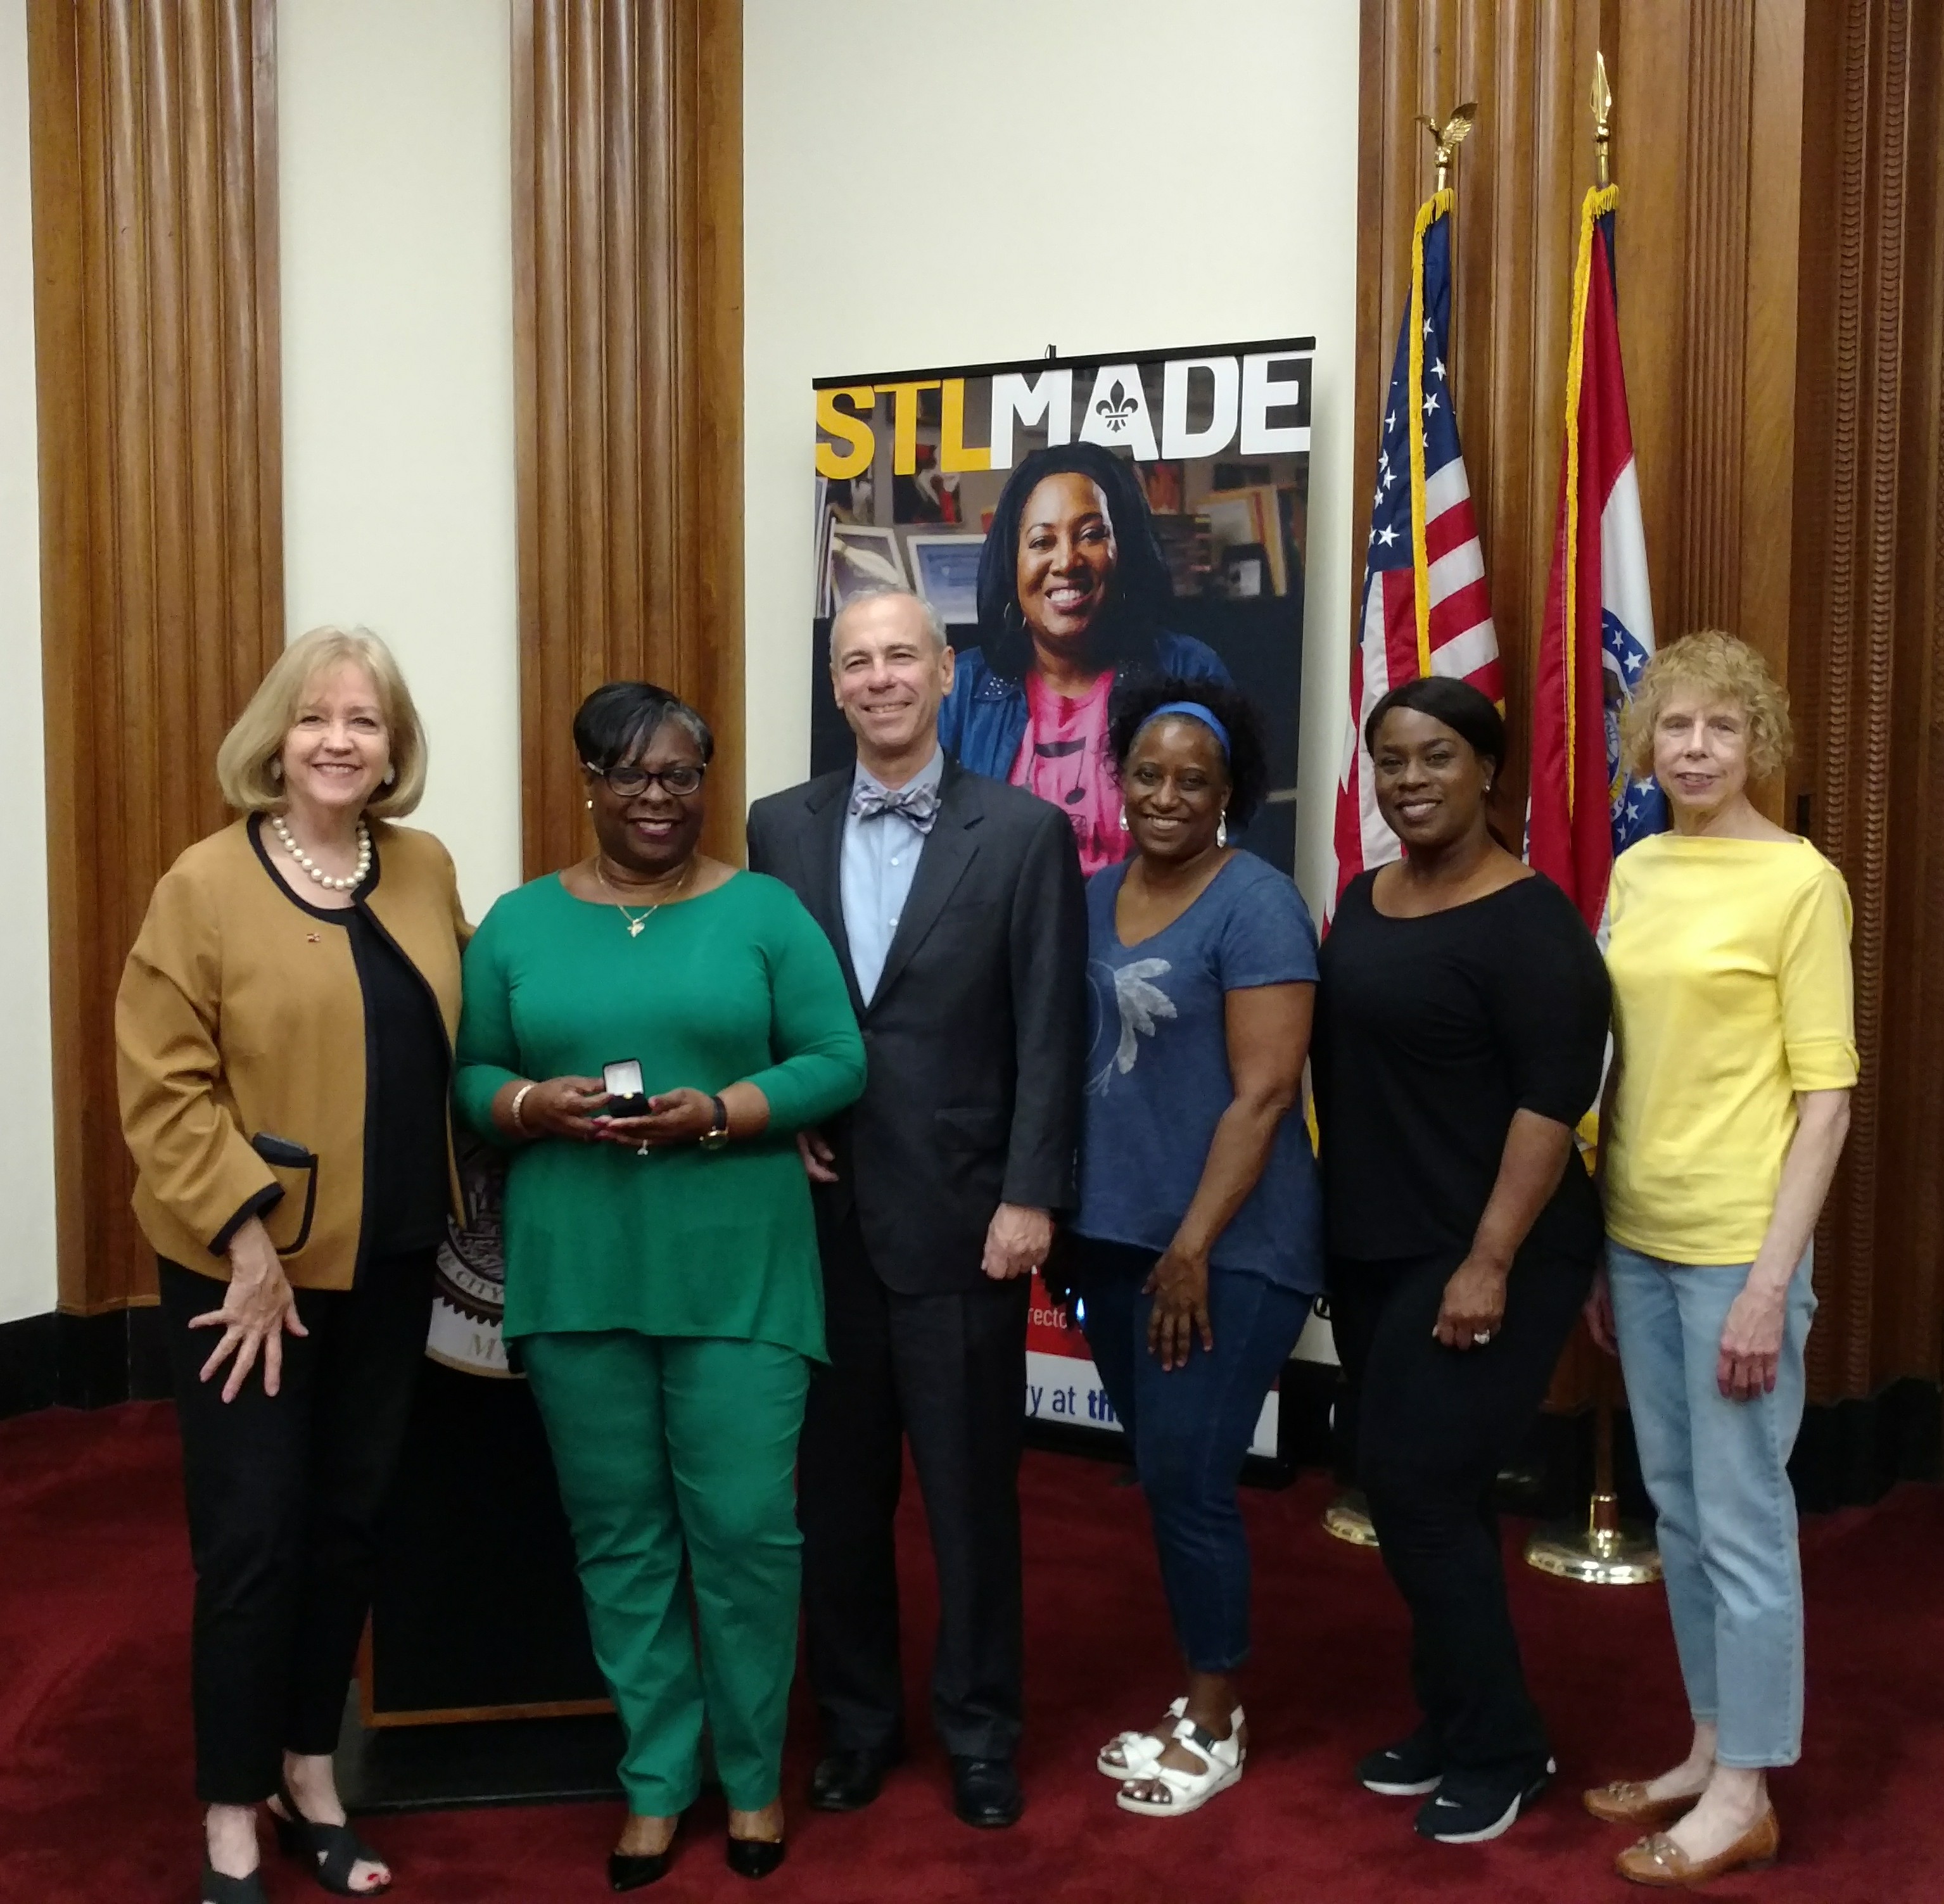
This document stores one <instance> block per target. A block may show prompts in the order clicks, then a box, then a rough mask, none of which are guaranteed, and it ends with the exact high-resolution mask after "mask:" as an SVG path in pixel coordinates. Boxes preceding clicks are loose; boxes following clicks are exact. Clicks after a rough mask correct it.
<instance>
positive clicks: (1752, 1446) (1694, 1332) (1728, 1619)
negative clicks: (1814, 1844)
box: [1607, 1242, 1816, 1768]
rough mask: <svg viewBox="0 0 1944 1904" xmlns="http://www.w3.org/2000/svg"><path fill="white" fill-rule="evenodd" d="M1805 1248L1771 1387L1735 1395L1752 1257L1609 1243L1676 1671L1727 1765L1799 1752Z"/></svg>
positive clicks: (1790, 1758) (1791, 1757)
mask: <svg viewBox="0 0 1944 1904" xmlns="http://www.w3.org/2000/svg"><path fill="white" fill-rule="evenodd" d="M1813 1255H1814V1252H1813V1250H1809V1251H1807V1252H1805V1253H1804V1256H1803V1258H1802V1260H1801V1263H1798V1264H1797V1266H1796V1269H1795V1278H1794V1280H1793V1281H1792V1282H1791V1283H1790V1284H1789V1309H1788V1316H1787V1320H1786V1322H1785V1323H1784V1324H1783V1337H1782V1355H1781V1357H1780V1359H1779V1363H1778V1364H1777V1367H1776V1380H1775V1388H1774V1389H1773V1392H1771V1393H1770V1394H1767V1395H1757V1396H1755V1398H1753V1399H1752V1401H1730V1400H1728V1399H1727V1398H1726V1397H1725V1396H1724V1395H1723V1394H1722V1393H1721V1390H1720V1389H1719V1388H1718V1387H1717V1386H1716V1385H1715V1367H1716V1364H1717V1361H1718V1358H1719V1356H1720V1354H1721V1328H1722V1325H1723V1324H1724V1323H1725V1322H1726V1321H1727V1316H1728V1309H1729V1306H1730V1304H1731V1303H1733V1301H1734V1300H1735V1298H1736V1297H1737V1296H1738V1295H1739V1294H1740V1293H1741V1290H1742V1285H1743V1283H1744V1282H1746V1281H1747V1279H1748V1273H1749V1266H1748V1264H1746V1263H1727V1264H1723V1265H1719V1266H1707V1267H1703V1268H1696V1267H1694V1266H1690V1265H1689V1264H1686V1263H1663V1262H1662V1261H1660V1260H1659V1259H1658V1258H1656V1257H1645V1256H1641V1255H1640V1254H1638V1253H1636V1252H1635V1251H1634V1250H1629V1249H1628V1248H1626V1247H1625V1246H1624V1245H1623V1244H1618V1243H1613V1242H1609V1243H1608V1244H1607V1279H1608V1281H1609V1283H1610V1285H1611V1287H1612V1290H1613V1321H1614V1324H1615V1326H1616V1330H1617V1332H1618V1334H1619V1346H1620V1366H1621V1367H1622V1368H1623V1370H1624V1371H1625V1372H1626V1382H1627V1404H1628V1406H1629V1408H1630V1409H1631V1410H1632V1414H1633V1426H1634V1441H1635V1444H1636V1446H1637V1447H1638V1448H1639V1450H1640V1463H1641V1478H1643V1479H1644V1481H1646V1483H1647V1493H1648V1494H1649V1495H1650V1496H1651V1497H1652V1499H1653V1506H1654V1512H1655V1514H1656V1517H1657V1531H1658V1535H1659V1544H1660V1564H1661V1570H1662V1573H1663V1576H1664V1577H1665V1579H1666V1583H1667V1607H1668V1611H1669V1613H1670V1614H1672V1616H1673V1620H1674V1644H1675V1648H1676V1650H1678V1652H1679V1653H1680V1655H1681V1678H1682V1679H1683V1680H1684V1681H1685V1682H1686V1684H1687V1703H1688V1706H1689V1708H1690V1710H1691V1711H1692V1712H1693V1715H1694V1717H1695V1718H1696V1720H1697V1721H1699V1720H1711V1721H1713V1722H1714V1724H1715V1725H1716V1726H1717V1727H1718V1728H1719V1732H1720V1743H1719V1744H1718V1746H1717V1748H1716V1749H1715V1759H1716V1761H1717V1762H1718V1764H1723V1765H1733V1766H1741V1767H1750V1768H1753V1767H1764V1766H1770V1765H1793V1764H1795V1761H1796V1760H1797V1759H1798V1758H1800V1757H1801V1753H1802V1566H1801V1557H1800V1555H1799V1554H1798V1551H1797V1548H1796V1529H1795V1493H1794V1491H1793V1490H1792V1489H1791V1487H1790V1486H1789V1450H1791V1449H1792V1447H1794V1446H1795V1435H1796V1430H1797V1429H1799V1428H1800V1427H1801V1425H1802V1399H1803V1365H1802V1358H1803V1348H1804V1344H1805V1343H1807V1341H1808V1340H1809V1324H1810V1321H1811V1320H1812V1319H1813V1318H1814V1316H1815V1314H1816V1296H1815V1292H1814V1290H1813V1288H1812V1287H1811V1286H1810V1263H1811V1259H1812V1257H1813Z"/></svg>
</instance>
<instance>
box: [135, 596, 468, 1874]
mask: <svg viewBox="0 0 1944 1904" xmlns="http://www.w3.org/2000/svg"><path fill="white" fill-rule="evenodd" d="M217 778H218V780H220V782H221V783H222V787H223V797H224V798H225V799H226V800H227V801H229V804H231V805H232V807H237V808H238V809H239V810H240V811H241V813H242V814H243V817H242V818H241V820H238V821H237V822H236V823H235V824H234V825H232V826H229V827H226V828H225V829H223V831H222V832H220V833H216V834H214V835H211V837H210V838H208V839H205V840H202V841H198V843H197V844H195V845H194V846H192V847H190V848H189V850H188V851H187V852H186V853H185V854H183V856H182V857H181V858H180V859H179V860H177V862H176V863H175V864H174V866H172V867H171V868H170V869H169V870H168V872H167V873H165V875H163V877H162V878H161V881H160V883H159V884H158V885H157V886H156V887H155V894H154V897H152V899H151V900H150V901H149V912H148V916H147V918H146V920H145V921H143V926H142V931H141V934H140V937H139V938H138V939H137V941H136V943H135V947H134V951H133V952H131V953H130V954H129V956H128V966H127V967H126V969H125V971H124V972H123V974H122V979H121V992H120V994H119V996H118V998H117V1001H116V1005H115V1040H116V1044H117V1046H118V1050H119V1054H120V1081H121V1123H122V1129H123V1131H124V1133H125V1136H126V1137H127V1139H128V1147H129V1149H130V1150H131V1152H133V1153H134V1159H135V1165H136V1170H137V1184H136V1189H135V1210H136V1215H137V1219H138V1220H139V1221H140V1224H141V1226H142V1229H143V1234H144V1235H146V1237H147V1238H148V1240H149V1243H150V1244H152V1245H153V1247H154V1248H155V1252H156V1254H157V1255H158V1257H159V1258H160V1259H161V1269H160V1272H159V1273H160V1281H161V1308H162V1314H163V1318H164V1322H165V1329H166V1333H167V1338H168V1348H169V1352H170V1356H171V1364H172V1367H173V1370H174V1379H175V1387H176V1393H177V1409H178V1412H179V1413H180V1418H181V1424H182V1439H183V1472H184V1478H185V1482H186V1493H187V1496H188V1503H189V1543H190V1547H191V1550H192V1555H193V1557H194V1560H195V1575H196V1592H195V1638H194V1660H193V1684H194V1696H195V1740H196V1783H197V1792H198V1796H199V1797H200V1798H201V1799H202V1801H204V1803H205V1804H206V1805H207V1806H208V1812H207V1814H206V1816H205V1833H206V1836H207V1839H208V1862H207V1863H206V1865H205V1869H204V1872H203V1878H202V1893H201V1895H202V1897H203V1899H204V1904H261V1900H262V1899H263V1895H264V1893H263V1888H262V1880H261V1878H260V1876H259V1875H258V1872H257V1832H256V1807H257V1805H258V1804H260V1803H261V1802H263V1801H265V1800H266V1799H268V1800H270V1801H272V1816H273V1820H274V1822H275V1825H276V1827H277V1832H278V1837H279V1838H280V1839H281V1841H282V1842H283V1844H284V1847H285V1850H287V1851H289V1852H291V1853H292V1854H293V1855H295V1856H301V1857H302V1858H303V1860H304V1862H305V1863H306V1865H307V1866H309V1869H311V1870H312V1872H313V1874H314V1875H315V1876H316V1878H317V1879H318V1882H319V1883H320V1884H322V1885H323V1886H324V1887H325V1889H327V1890H332V1891H336V1892H337V1893H340V1894H341V1895H344V1896H370V1895H372V1894H374V1893H377V1892H378V1891H381V1890H385V1889H386V1888H387V1887H389V1884H390V1883H391V1873H390V1872H389V1870H388V1869H386V1866H385V1864H384V1863H383V1860H382V1859H380V1858H379V1857H378V1856H377V1854H376V1853H374V1852H373V1851H371V1850H369V1849H368V1847H365V1846H364V1845H363V1844H360V1843H359V1842H358V1840H357V1839H356V1838H355V1836H354V1835H352V1832H351V1831H350V1830H349V1828H348V1827H347V1826H346V1823H345V1820H344V1811H343V1807H342V1805H341V1804H340V1803H339V1801H338V1798H337V1788H336V1786H335V1783H334V1780H333V1778H332V1773H331V1751H332V1749H333V1747H334V1746H335V1744H336V1743H337V1730H338V1724H339V1720H340V1716H341V1715H342V1713H343V1706H344V1696H345V1690H346V1687H347V1686H348V1685H349V1682H350V1677H351V1670H352V1659H353V1656H354V1655H355V1651H356V1649H357V1645H358V1635H359V1634H360V1632H361V1631H362V1629H363V1627H364V1616H365V1613H366V1610H367V1607H368V1603H369V1601H370V1598H371V1583H372V1578H373V1573H374V1564H375V1558H376V1531H377V1521H378V1515H379V1512H380V1508H381V1507H382V1506H383V1500H384V1497H385V1495H386V1492H387V1490H388V1489H389V1484H390V1481H391V1478H392V1474H393V1472H394V1471H395V1468H396V1466H397V1460H398V1452H399V1447H400V1444H401V1440H402V1438H403V1435H404V1427H405V1423H406V1419H407V1416H408V1411H409V1408H410V1404H411V1389H412V1383H413V1379H414V1373H415V1371H416V1370H417V1367H418V1364H419V1362H420V1359H421V1358H422V1356H423V1352H424V1348H425V1340H426V1326H427V1322H428V1319H429V1312H430V1305H431V1300H432V1263H433V1258H434V1256H435V1253H436V1250H437V1248H438V1244H439V1241H440V1239H441V1237H442V1236H443V1235H444V1226H445V1222H446V1217H447V1213H448V1210H449V1208H450V1207H451V1196H452V1189H451V1186H452V1176H451V1139H450V1134H449V1127H448V1109H447V1106H448V1091H449V1086H450V1080H451V1051H452V1036H453V1033H454V1029H455V1028H456V1026H457V1020H458V1016H459V961H460V946H461V943H462V941H463V938H464V936H465V934H466V924H465V921H464V918H463V915H462V913H461V912H460V903H459V894H458V887H457V882H456V881H455V879H454V874H453V868H452V861H451V858H450V857H449V856H448V854H447V853H446V850H445V849H444V847H442V846H441V844H439V843H438V841H437V840H435V839H434V838H432V836H431V835H429V834H428V833H422V832H415V831H413V830H411V829H407V828H404V827H400V826H393V825H392V824H390V823H389V822H390V817H391V816H392V815H394V814H406V813H409V812H411V810H412V809H413V807H415V806H416V805H417V804H418V800H419V796H420V792H421V790H422V789H423V786H424V782H425V740H424V736H423V733H422V731H421V730H420V726H419V721H418V716H417V712H415V711H414V708H413V706H412V702H411V696H410V694H408V692H407V691H406V689H405V685H404V681H403V680H402V679H401V678H400V676H399V674H398V667H397V665H396V663H395V662H394V661H393V660H392V657H391V654H390V653H389V651H387V650H386V647H385V646H384V644H383V643H382V642H381V641H379V640H378V639H377V637H376V636H374V635H368V634H365V633H364V632H344V631H343V630H340V629H317V630H315V631H314V632H312V633H310V634H309V635H305V636H304V637H303V638H302V639H301V640H300V641H296V642H294V643H293V644H292V645H291V647H289V648H288V649H287V650H286V651H285V653H284V654H283V655H282V657H281V658H280V659H279V660H278V662H277V663H276V664H275V666H273V667H272V669H271V670H270V672H269V674H268V675H266V677H265V678H264V681H263V685H262V686H261V687H260V688H259V689H258V690H257V693H256V695H255V697H254V699H253V700H251V703H250V705H249V706H248V708H247V709H245V711H244V712H243V715H242V717H241V719H239V720H238V721H237V723H236V724H235V727H232V729H231V730H230V731H229V734H228V735H227V736H226V738H225V739H224V741H223V746H222V748H221V749H220V751H219V752H218V754H217Z"/></svg>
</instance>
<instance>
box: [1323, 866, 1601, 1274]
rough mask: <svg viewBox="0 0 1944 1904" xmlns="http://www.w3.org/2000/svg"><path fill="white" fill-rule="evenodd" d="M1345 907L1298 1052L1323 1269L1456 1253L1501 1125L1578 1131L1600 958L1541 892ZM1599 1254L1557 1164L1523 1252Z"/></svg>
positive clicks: (1587, 1091)
mask: <svg viewBox="0 0 1944 1904" xmlns="http://www.w3.org/2000/svg"><path fill="white" fill-rule="evenodd" d="M1375 879H1376V874H1375V873H1374V872H1367V873H1364V874H1363V875H1361V877H1360V878H1357V879H1356V880H1355V881H1352V884H1350V886H1349V887H1348V888H1347V889H1346V891H1345V893H1344V894H1343V900H1342V902H1341V903H1340V905H1339V906H1338V908H1337V911H1336V918H1335V920H1334V921H1333V923H1332V924H1331V927H1330V933H1329V936H1328V937H1327V938H1326V939H1325V940H1324V942H1323V947H1322V952H1321V958H1320V960H1319V964H1320V966H1321V974H1322V978H1321V986H1320V987H1319V989H1318V994H1317V1001H1316V1029H1315V1037H1314V1040H1313V1042H1312V1057H1313V1062H1314V1066H1315V1087H1316V1115H1317V1124H1318V1131H1319V1133H1320V1137H1321V1163H1322V1167H1323V1192H1324V1221H1325V1226H1326V1232H1327V1237H1328V1244H1329V1250H1330V1254H1331V1255H1332V1256H1335V1257H1353V1258H1357V1259H1359V1260H1372V1261H1387V1260H1394V1259H1396V1258H1399V1257H1420V1256H1429V1255H1433V1254H1436V1253H1441V1252H1450V1251H1454V1250H1455V1251H1457V1252H1460V1253H1462V1252H1463V1251H1464V1250H1467V1249H1469V1247H1470V1246H1471V1242H1472V1237H1473V1235H1474V1233H1475V1232H1476V1230H1477V1229H1478V1220H1479V1219H1480V1217H1482V1216H1483V1215H1484V1209H1485V1205H1486V1204H1487V1201H1489V1200H1490V1197H1491V1193H1492V1188H1493V1184H1494V1183H1496V1181H1497V1179H1498V1174H1499V1165H1500V1161H1501V1159H1502V1158H1503V1155H1504V1151H1505V1144H1506V1133H1507V1131H1508V1130H1509V1129H1510V1128H1511V1126H1512V1118H1513V1116H1514V1115H1515V1113H1516V1112H1519V1111H1521V1110H1528V1111H1536V1112H1538V1113H1539V1115H1540V1116H1542V1117H1546V1118H1552V1119H1553V1120H1554V1121H1556V1122H1558V1123H1561V1124H1577V1123H1578V1122H1579V1119H1580V1118H1582V1117H1583V1116H1584V1115H1585V1114H1586V1112H1587V1111H1588V1110H1589V1109H1591V1108H1592V1104H1593V1102H1594V1100H1595V1098H1596V1097H1598V1094H1599V1089H1600V1078H1601V1069H1602V1067H1603V1066H1604V1062H1605V1055H1606V1044H1607V1020H1608V1015H1609V1011H1610V1003H1611V1000H1610V993H1609V991H1608V988H1607V971H1606V967H1605V965H1604V963H1603V962H1602V961H1601V957H1600V953H1599V949H1598V947H1597V946H1595V944H1594V943H1593V938H1592V934H1590V933H1589V931H1588V930H1586V923H1585V921H1583V920H1582V919H1581V918H1580V917H1579V912H1578V911H1577V909H1576V908H1575V907H1574V906H1573V902H1572V901H1571V900H1569V899H1568V898H1567V897H1566V895H1565V894H1564V893H1563V892H1561V890H1559V888H1558V887H1557V886H1555V884H1553V883H1552V881H1551V880H1549V879H1548V878H1546V877H1545V875H1543V874H1535V875H1533V876H1532V877H1531V878H1527V879H1521V880H1518V881H1515V882H1514V883H1513V884H1511V885H1509V886H1506V887H1501V888H1500V890H1498V891H1497V892H1495V893H1490V894H1487V895H1486V896H1485V897H1484V898H1482V899H1476V900H1470V901H1469V902H1467V903H1466V904H1464V905H1462V906H1452V907H1450V908H1448V909H1447V910H1445V911H1444V912H1432V913H1428V914H1426V915H1424V916H1423V917H1421V918H1395V919H1394V918H1387V917H1386V916H1385V915H1383V913H1381V912H1379V911H1378V910H1377V909H1376V906H1374V905H1373V903H1372V902H1371V897H1370V890H1371V887H1372V884H1373V881H1375ZM1600 1241H1601V1226H1600V1206H1599V1201H1598V1197H1597V1196H1596V1195H1595V1192H1594V1188H1593V1184H1592V1180H1591V1179H1590V1178H1589V1177H1588V1175H1587V1173H1586V1170H1585V1169H1584V1168H1583V1167H1582V1166H1581V1164H1580V1163H1579V1160H1578V1159H1577V1158H1572V1159H1570V1160H1569V1161H1568V1162H1567V1167H1566V1170H1565V1173H1564V1176H1563V1177H1561V1180H1560V1183H1559V1187H1558V1189H1557V1190H1555V1192H1553V1194H1552V1199H1551V1201H1549V1203H1548V1204H1547V1205H1546V1208H1545V1209H1544V1210H1543V1211H1542V1212H1541V1213H1540V1217H1539V1219H1538V1220H1537V1222H1536V1223H1534V1225H1533V1229H1532V1232H1531V1234H1530V1236H1529V1237H1528V1238H1527V1246H1528V1247H1533V1248H1536V1249H1543V1250H1555V1251H1558V1252H1561V1253H1565V1254H1567V1255H1571V1256H1582V1255H1586V1254H1590V1253H1593V1252H1595V1251H1597V1250H1598V1248H1599V1247H1600Z"/></svg>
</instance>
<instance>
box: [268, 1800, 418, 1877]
mask: <svg viewBox="0 0 1944 1904" xmlns="http://www.w3.org/2000/svg"><path fill="white" fill-rule="evenodd" d="M277 1802H278V1804H281V1806H282V1807H283V1808H284V1809H283V1810H281V1811H278V1810H275V1809H274V1808H273V1809H272V1811H271V1813H270V1822H271V1823H272V1825H274V1826H275V1827H276V1829H277V1847H278V1850H281V1852H282V1853H283V1854H284V1856H285V1857H287V1858H294V1859H296V1860H297V1862H298V1863H300V1864H301V1865H302V1866H303V1867H304V1868H305V1869H306V1870H307V1871H309V1873H310V1875H312V1877H313V1878H315V1879H316V1880H317V1881H318V1884H320V1885H321V1887H323V1888H324V1889H325V1890H328V1891H329V1892H331V1894H332V1895H333V1896H337V1897H382V1896H383V1895H384V1894H385V1893H386V1891H388V1890H390V1889H391V1888H392V1881H391V1880H390V1879H389V1878H387V1879H386V1881H384V1883H383V1884H368V1885H366V1886H365V1887H364V1888H363V1889H359V1888H358V1887H357V1886H356V1885H355V1884H352V1881H351V1873H352V1869H354V1868H355V1866H358V1865H360V1864H382V1865H389V1862H390V1860H389V1859H386V1858H383V1857H380V1856H379V1854H378V1853H377V1852H376V1851H374V1850H372V1848H371V1846H370V1845H368V1844H366V1843H365V1842H364V1840H363V1839H361V1838H360V1837H359V1836H358V1834H357V1833H356V1832H354V1831H353V1830H352V1829H351V1827H350V1826H349V1825H314V1824H312V1822H311V1821H310V1820H309V1819H308V1818H306V1816H304V1815H303V1813H302V1812H300V1810H298V1809H297V1801H296V1799H294V1798H292V1797H291V1794H290V1788H289V1787H288V1786H284V1785H280V1786H278V1787H277Z"/></svg>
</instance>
